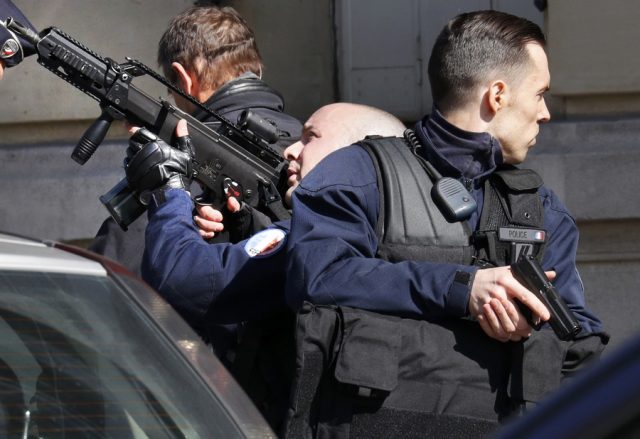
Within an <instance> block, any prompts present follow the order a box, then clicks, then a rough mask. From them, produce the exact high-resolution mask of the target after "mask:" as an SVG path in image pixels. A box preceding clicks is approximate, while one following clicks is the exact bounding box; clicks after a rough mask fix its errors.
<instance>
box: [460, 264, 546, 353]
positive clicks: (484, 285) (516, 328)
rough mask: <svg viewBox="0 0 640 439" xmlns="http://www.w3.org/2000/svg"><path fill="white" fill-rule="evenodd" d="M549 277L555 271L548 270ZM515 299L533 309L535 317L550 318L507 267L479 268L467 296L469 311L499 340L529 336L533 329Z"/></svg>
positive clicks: (542, 306)
mask: <svg viewBox="0 0 640 439" xmlns="http://www.w3.org/2000/svg"><path fill="white" fill-rule="evenodd" d="M547 274H548V275H549V277H550V279H552V278H553V277H555V273H554V272H548V273H547ZM514 299H517V300H519V301H520V302H521V303H522V304H524V305H525V306H527V307H529V308H530V309H531V310H532V311H533V315H534V318H538V319H540V320H541V321H547V320H549V317H550V314H549V310H548V309H547V308H546V307H545V306H544V304H543V303H542V302H541V301H540V300H539V299H538V298H537V297H536V296H535V295H534V294H533V293H532V292H530V291H529V290H528V289H527V288H525V287H524V286H523V285H522V284H520V282H518V281H517V280H516V279H515V278H514V277H513V275H512V274H511V271H510V269H509V267H496V268H487V269H481V270H478V271H477V273H476V275H475V278H474V281H473V285H472V287H471V296H470V299H469V312H470V314H471V315H472V316H473V317H475V318H476V320H477V321H478V323H479V324H480V327H481V328H482V330H483V331H484V332H485V333H486V334H487V335H488V336H489V337H492V338H495V339H497V340H500V341H503V342H504V341H518V340H521V339H522V338H526V337H529V336H530V335H531V331H532V328H531V326H530V325H529V323H528V322H527V320H526V318H525V317H524V316H523V315H522V313H521V312H520V311H519V310H518V307H517V306H516V304H515V302H514Z"/></svg>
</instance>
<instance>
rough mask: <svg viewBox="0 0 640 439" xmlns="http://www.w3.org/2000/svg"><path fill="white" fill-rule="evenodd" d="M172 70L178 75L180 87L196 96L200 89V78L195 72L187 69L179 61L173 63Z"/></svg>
mask: <svg viewBox="0 0 640 439" xmlns="http://www.w3.org/2000/svg"><path fill="white" fill-rule="evenodd" d="M171 70H173V72H174V73H175V75H176V78H177V80H178V81H177V82H178V87H180V88H181V89H182V91H184V92H185V93H187V94H188V95H191V96H196V94H197V92H198V91H199V90H198V78H197V77H196V75H195V73H194V72H191V71H190V70H187V69H185V67H184V66H183V65H182V64H180V63H179V62H172V63H171Z"/></svg>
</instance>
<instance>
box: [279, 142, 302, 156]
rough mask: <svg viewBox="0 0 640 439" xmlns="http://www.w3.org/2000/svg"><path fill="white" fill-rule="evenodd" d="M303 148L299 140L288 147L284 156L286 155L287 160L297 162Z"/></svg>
mask: <svg viewBox="0 0 640 439" xmlns="http://www.w3.org/2000/svg"><path fill="white" fill-rule="evenodd" d="M302 147H303V145H302V142H301V141H299V140H298V141H297V142H296V143H292V144H291V145H289V146H287V147H286V148H285V150H284V152H283V153H282V154H283V155H284V158H285V159H286V160H289V161H292V160H296V159H297V158H298V157H299V156H300V152H301V151H302Z"/></svg>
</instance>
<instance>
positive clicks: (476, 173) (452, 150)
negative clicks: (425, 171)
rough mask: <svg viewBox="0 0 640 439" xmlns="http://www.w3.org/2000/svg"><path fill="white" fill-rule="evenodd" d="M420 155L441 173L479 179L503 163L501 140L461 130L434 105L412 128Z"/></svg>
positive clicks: (487, 134)
mask: <svg viewBox="0 0 640 439" xmlns="http://www.w3.org/2000/svg"><path fill="white" fill-rule="evenodd" d="M415 131H416V134H417V135H418V138H419V139H420V143H421V144H422V146H423V148H421V149H422V154H423V155H424V157H425V158H426V159H427V160H429V161H430V162H431V163H432V164H433V165H434V166H435V167H436V168H437V169H438V170H439V171H440V172H441V173H442V174H443V175H445V176H450V177H456V178H460V177H464V178H466V179H471V180H479V179H481V178H482V177H484V176H487V175H489V174H490V173H492V172H493V171H494V170H495V169H496V167H498V166H499V165H501V164H502V162H503V159H502V150H501V148H500V142H499V141H498V140H497V139H496V138H494V137H492V136H491V135H490V134H489V133H474V132H469V131H464V130H461V129H460V128H458V127H456V126H454V125H452V124H451V123H449V122H448V121H447V120H446V119H445V118H444V117H443V116H442V114H441V113H440V111H438V109H437V108H435V107H434V109H433V112H432V114H431V115H427V116H425V117H424V119H422V120H421V121H420V122H418V123H417V124H416V127H415Z"/></svg>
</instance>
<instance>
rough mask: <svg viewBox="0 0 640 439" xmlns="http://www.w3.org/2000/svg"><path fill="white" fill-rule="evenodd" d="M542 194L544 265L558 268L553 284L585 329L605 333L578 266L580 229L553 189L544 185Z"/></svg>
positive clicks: (547, 267)
mask: <svg viewBox="0 0 640 439" xmlns="http://www.w3.org/2000/svg"><path fill="white" fill-rule="evenodd" d="M540 196H541V197H542V204H543V206H544V227H545V229H546V230H547V232H548V236H549V241H548V242H547V246H546V250H545V253H544V256H543V258H542V267H543V268H544V269H545V270H555V271H556V278H555V279H554V281H553V285H554V286H555V287H556V290H557V291H558V292H559V293H560V295H561V296H562V297H563V299H564V300H565V301H566V302H567V305H568V306H569V308H571V310H572V311H573V312H574V313H575V314H576V318H577V319H578V320H579V321H580V323H581V325H582V327H583V332H586V333H600V332H603V326H602V322H601V321H600V319H599V318H598V317H596V316H595V314H593V313H592V312H591V311H590V310H589V309H588V308H587V305H586V303H585V295H584V285H583V284H582V279H580V274H579V273H578V268H577V266H576V252H577V249H578V238H579V232H578V227H577V226H576V223H575V220H574V219H573V217H572V216H571V215H570V214H569V211H568V209H567V208H566V207H565V206H564V204H563V203H562V202H561V201H560V200H559V199H558V197H557V196H556V195H555V194H554V193H553V192H552V191H551V190H550V189H548V188H546V187H543V188H542V189H541V190H540Z"/></svg>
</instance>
